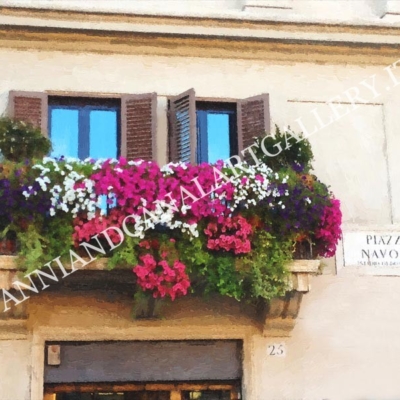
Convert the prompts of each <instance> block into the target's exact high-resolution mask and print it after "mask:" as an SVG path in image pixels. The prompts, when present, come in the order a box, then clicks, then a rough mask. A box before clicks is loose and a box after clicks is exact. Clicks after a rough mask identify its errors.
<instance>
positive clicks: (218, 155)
mask: <svg viewBox="0 0 400 400" xmlns="http://www.w3.org/2000/svg"><path fill="white" fill-rule="evenodd" d="M207 127H208V129H207V141H208V149H207V158H208V162H209V163H215V162H216V161H218V160H226V159H228V158H229V157H230V155H231V154H230V140H229V114H216V113H215V114H214V113H209V114H208V115H207Z"/></svg>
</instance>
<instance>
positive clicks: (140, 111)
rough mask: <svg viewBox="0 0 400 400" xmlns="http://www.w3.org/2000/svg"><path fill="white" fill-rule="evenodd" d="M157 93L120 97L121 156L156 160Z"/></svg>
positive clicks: (129, 158)
mask: <svg viewBox="0 0 400 400" xmlns="http://www.w3.org/2000/svg"><path fill="white" fill-rule="evenodd" d="M156 135H157V94H156V93H146V94H131V95H124V96H122V98H121V156H122V157H125V158H127V159H128V160H135V159H142V160H146V161H151V160H156V158H157V147H156Z"/></svg>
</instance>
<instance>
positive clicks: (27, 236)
mask: <svg viewBox="0 0 400 400" xmlns="http://www.w3.org/2000/svg"><path fill="white" fill-rule="evenodd" d="M305 148H306V150H307V154H306V155H303V156H302V157H299V156H298V154H297V152H299V151H301V147H298V149H297V150H296V154H297V158H296V160H295V161H296V162H295V163H294V164H293V165H291V163H290V160H287V159H286V158H285V160H284V162H281V163H280V164H279V165H278V164H276V165H278V166H279V167H277V166H276V165H275V166H274V165H270V166H269V165H268V163H267V162H263V163H259V164H257V165H249V164H247V163H239V164H237V165H235V166H232V165H230V164H224V163H223V162H222V161H220V162H217V163H216V164H213V165H212V164H208V163H202V164H199V165H190V164H185V163H170V164H167V165H165V166H163V167H160V166H158V165H157V163H155V162H149V161H143V160H136V161H127V160H125V159H124V158H120V159H118V160H115V159H109V160H92V159H87V160H84V161H79V160H73V159H68V158H59V159H52V158H49V157H45V158H43V159H41V160H39V161H36V162H35V163H25V164H24V165H23V166H21V165H17V164H15V163H14V164H7V163H4V164H3V172H2V175H1V176H0V202H1V204H3V205H4V207H2V209H1V211H0V225H1V226H0V228H1V230H5V229H12V230H13V231H15V232H16V235H17V237H18V240H19V242H20V255H21V256H22V261H23V263H24V265H25V267H28V268H31V269H35V268H37V267H38V266H40V265H44V264H45V263H46V262H47V261H48V259H49V258H50V255H52V256H53V257H57V256H59V255H60V256H63V255H66V254H68V251H69V250H70V249H71V248H75V251H77V252H79V251H85V249H84V248H82V247H81V246H80V245H82V244H83V243H85V242H86V243H94V242H93V241H94V240H96V241H97V243H99V244H102V245H103V246H109V248H110V249H111V250H112V252H111V251H110V252H109V254H108V256H109V265H110V267H114V266H125V267H129V268H131V269H132V270H133V273H134V274H135V277H136V284H137V287H138V289H140V290H142V291H143V292H145V293H148V294H150V295H152V296H153V297H155V298H157V297H167V298H170V299H171V300H174V299H175V298H176V297H179V296H184V295H186V294H187V293H189V291H193V292H217V293H220V294H223V295H227V296H231V297H234V298H236V299H238V300H241V299H257V298H265V299H269V298H271V297H273V296H276V295H282V294H284V293H285V291H286V277H285V265H286V263H287V262H288V261H289V260H290V259H292V257H293V251H292V249H293V246H295V245H296V243H297V242H304V241H307V242H310V243H312V244H314V247H315V249H316V253H314V255H317V256H318V255H319V256H333V255H334V253H335V250H336V244H337V242H338V240H339V238H340V235H341V230H340V225H341V212H340V203H339V201H338V200H337V199H335V198H334V197H333V195H332V194H331V193H330V192H329V190H328V188H327V187H326V186H325V185H324V184H323V183H321V182H320V181H318V179H317V178H316V177H315V176H313V175H311V174H310V168H309V163H310V160H308V161H307V157H308V156H309V152H310V148H309V147H308V146H305ZM311 155H312V153H311ZM299 160H300V161H302V162H305V163H306V164H307V165H308V166H307V168H305V169H302V170H300V169H299V165H300V164H299V163H300V161H299ZM272 167H273V168H272ZM105 232H106V233H105ZM122 232H124V233H125V240H121V233H122ZM103 254H104V253H103ZM83 255H86V256H87V255H88V254H86V253H85V254H83Z"/></svg>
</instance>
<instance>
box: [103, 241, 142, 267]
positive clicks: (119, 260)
mask: <svg viewBox="0 0 400 400" xmlns="http://www.w3.org/2000/svg"><path fill="white" fill-rule="evenodd" d="M139 241H140V240H139V239H138V238H133V237H130V236H128V235H125V240H124V241H123V243H122V244H121V245H120V246H119V247H118V250H114V251H113V252H112V253H111V257H110V258H109V259H108V263H107V267H108V268H109V269H114V268H115V267H117V266H118V267H122V268H132V267H133V266H135V265H136V264H137V263H138V258H137V248H136V247H137V245H138V244H139ZM103 248H104V247H103ZM105 248H107V247H106V246H105Z"/></svg>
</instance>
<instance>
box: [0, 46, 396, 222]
mask: <svg viewBox="0 0 400 400" xmlns="http://www.w3.org/2000/svg"><path fill="white" fill-rule="evenodd" d="M393 61H396V60H393ZM0 62H1V64H0V65H1V72H2V81H1V82H0V112H1V111H3V110H5V108H6V104H7V100H8V91H9V90H33V91H44V90H47V91H67V92H68V91H72V92H73V91H79V92H93V93H96V92H102V93H107V92H109V93H148V92H153V91H155V92H157V93H158V95H159V107H158V109H159V121H158V123H159V124H158V125H159V129H158V130H159V138H158V143H159V148H158V158H159V161H160V162H165V161H166V126H167V123H166V112H165V109H166V96H171V95H176V94H179V93H181V92H183V91H185V90H187V89H189V88H192V87H193V88H195V90H196V95H197V96H198V97H200V98H215V99H224V98H225V99H226V98H228V99H232V98H237V99H240V98H246V97H249V96H253V95H257V94H260V93H263V92H266V93H269V94H270V99H271V116H272V124H274V123H278V124H279V125H281V126H283V125H287V124H289V125H290V126H291V127H292V128H293V129H294V130H296V131H299V130H300V127H299V125H298V123H296V122H295V120H296V119H298V118H301V121H302V122H303V124H304V126H305V127H306V128H307V130H308V131H309V133H312V132H314V131H315V129H314V128H317V130H316V133H315V134H313V135H312V136H311V137H310V140H311V142H312V144H313V147H314V153H315V159H316V162H315V167H316V172H317V174H318V175H319V176H320V177H321V179H322V180H324V181H325V182H326V183H328V184H330V185H331V186H332V189H333V191H334V193H335V194H336V196H337V197H338V198H339V199H342V200H343V211H344V220H345V223H346V224H350V225H354V224H356V225H357V226H359V225H360V224H361V225H362V226H363V227H364V228H366V227H368V226H372V225H380V226H382V225H390V224H391V223H392V222H394V223H397V224H399V223H400V181H399V180H398V179H396V176H398V173H399V172H400V170H399V168H400V166H399V164H398V163H397V162H396V154H397V149H398V148H399V146H400V136H399V135H397V133H396V132H397V128H396V118H397V110H398V108H399V106H400V89H399V88H400V85H399V86H397V87H394V85H393V81H392V80H391V79H390V77H389V75H388V73H387V71H385V70H384V69H383V68H385V67H386V65H382V66H373V67H358V66H351V65H335V66H329V65H315V64H306V63H302V64H299V63H295V62H294V63H291V64H289V65H288V64H286V65H284V64H282V63H280V64H279V63H276V64H274V63H271V62H266V61H256V60H246V61H245V60H219V59H201V58H183V57H182V58H181V57H175V58H174V57H169V58H166V57H150V56H134V55H95V54H72V53H71V54H66V53H61V52H53V53H46V52H34V51H32V52H24V51H12V50H9V51H8V50H1V51H0ZM395 72H396V73H397V74H398V75H397V76H398V77H399V79H400V67H399V69H398V70H396V71H395ZM371 75H376V78H375V90H376V92H377V93H379V96H377V95H376V93H374V92H373V91H371V90H369V89H368V88H367V87H365V86H362V85H361V84H360V81H362V80H366V81H367V83H369V84H372V79H371V78H370V76H371ZM44 77H45V79H44ZM351 88H357V89H358V90H359V99H358V100H357V99H356V100H355V101H356V102H358V103H360V99H361V100H363V101H365V103H366V104H359V105H357V106H356V107H357V109H355V110H353V109H352V108H353V106H352V105H351V104H345V105H343V106H342V109H339V111H337V113H338V115H342V114H345V111H346V109H348V111H349V114H348V115H344V116H343V117H340V118H336V117H335V119H337V121H335V122H333V123H332V124H331V125H330V126H328V127H326V128H323V129H321V128H320V124H319V123H318V121H317V119H316V117H315V115H313V114H312V113H311V111H312V110H313V109H317V112H318V115H319V116H320V118H321V119H322V121H323V122H324V123H325V122H327V121H329V120H330V119H331V118H333V116H334V115H335V114H334V111H332V109H331V107H330V106H328V105H326V104H324V103H325V102H327V101H330V100H331V99H333V101H336V102H343V101H344V102H347V103H349V98H348V97H347V95H345V94H344V92H345V91H347V90H350V95H352V93H353V92H352V89H351ZM354 90H356V89H353V91H354ZM335 96H336V97H335ZM366 177H367V178H366Z"/></svg>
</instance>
